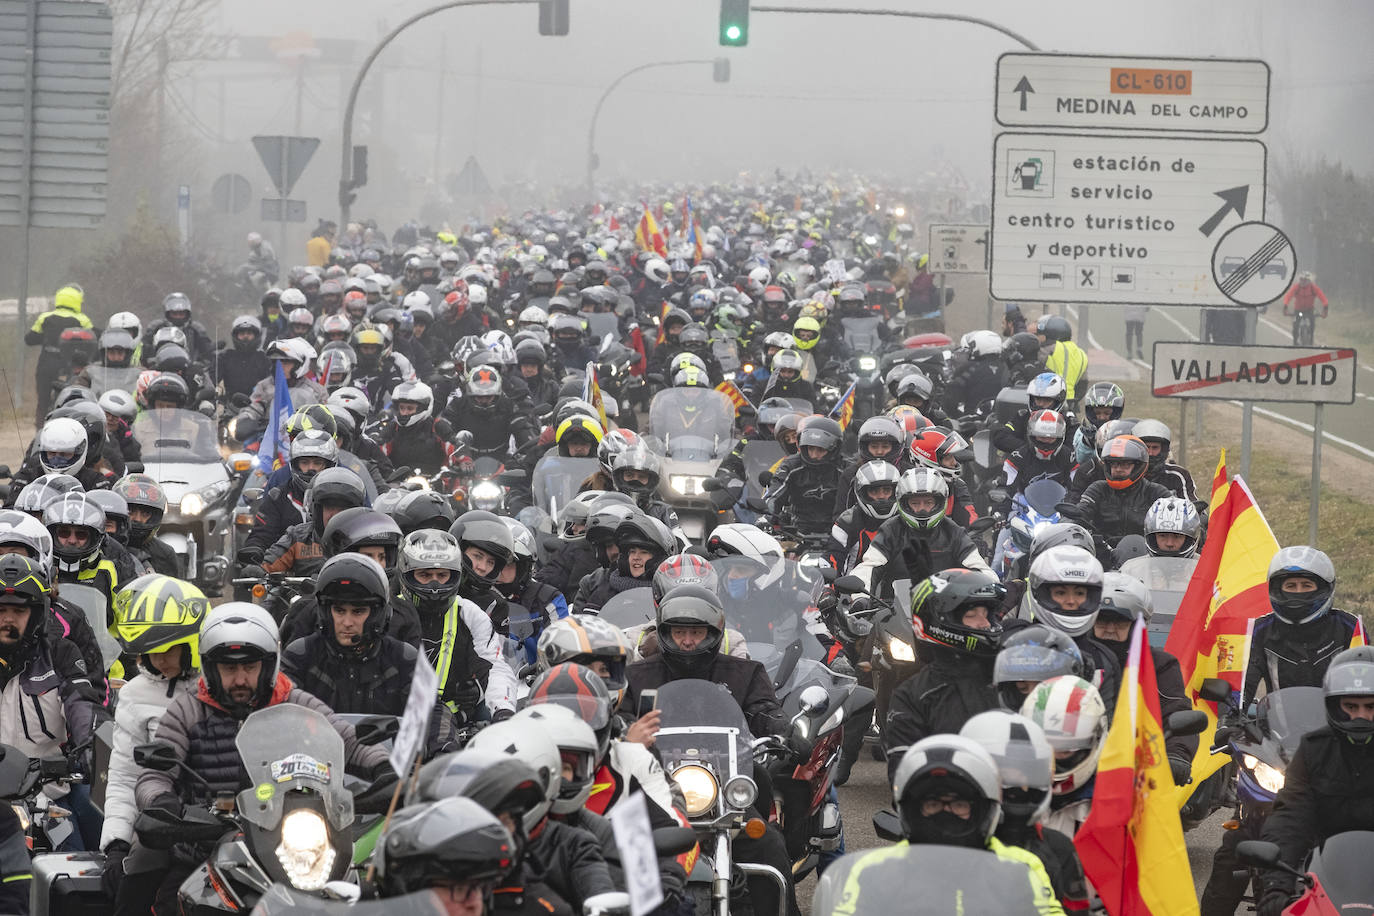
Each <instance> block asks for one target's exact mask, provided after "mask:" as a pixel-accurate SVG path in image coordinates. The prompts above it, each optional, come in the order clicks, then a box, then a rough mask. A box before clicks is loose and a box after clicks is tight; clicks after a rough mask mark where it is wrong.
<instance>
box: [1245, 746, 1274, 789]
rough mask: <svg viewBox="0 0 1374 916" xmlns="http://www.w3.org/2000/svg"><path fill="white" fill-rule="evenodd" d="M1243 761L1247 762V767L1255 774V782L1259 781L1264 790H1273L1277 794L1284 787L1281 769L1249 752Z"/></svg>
mask: <svg viewBox="0 0 1374 916" xmlns="http://www.w3.org/2000/svg"><path fill="white" fill-rule="evenodd" d="M1241 761H1242V762H1243V763H1244V764H1245V767H1246V769H1248V770H1249V771H1250V772H1251V773H1253V774H1254V775H1255V782H1257V783H1259V784H1260V788H1262V789H1264V791H1266V792H1273V793H1274V794H1275V795H1277V794H1278V792H1279V790H1280V789H1282V788H1283V773H1282V772H1281V771H1279V770H1276V769H1274V768H1273V767H1271V766H1270V765H1269V764H1267V763H1265V762H1264V761H1263V760H1260V759H1259V758H1258V757H1252V756H1251V755H1249V754H1245V755H1243V756H1242V757H1241Z"/></svg>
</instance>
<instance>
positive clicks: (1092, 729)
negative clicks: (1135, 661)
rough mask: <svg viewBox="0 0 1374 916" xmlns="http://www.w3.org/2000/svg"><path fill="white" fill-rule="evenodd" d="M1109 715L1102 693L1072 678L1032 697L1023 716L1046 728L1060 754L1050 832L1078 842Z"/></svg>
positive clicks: (1043, 686) (1059, 679) (1051, 682)
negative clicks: (1055, 832)
mask: <svg viewBox="0 0 1374 916" xmlns="http://www.w3.org/2000/svg"><path fill="white" fill-rule="evenodd" d="M1109 709H1111V706H1110V705H1109V704H1107V703H1105V702H1104V701H1103V699H1102V696H1101V694H1099V693H1098V692H1097V688H1096V687H1094V686H1093V685H1092V684H1089V683H1088V682H1087V681H1085V680H1083V679H1082V678H1081V677H1074V676H1072V675H1059V676H1056V677H1052V678H1048V679H1046V680H1043V681H1041V682H1040V683H1039V684H1036V685H1035V686H1034V687H1032V688H1031V691H1030V693H1029V694H1027V695H1026V701H1025V702H1024V703H1023V704H1022V705H1021V715H1023V716H1025V717H1026V718H1027V719H1030V720H1031V721H1032V722H1034V723H1035V724H1036V725H1038V726H1040V728H1041V729H1042V730H1043V731H1044V732H1045V738H1046V739H1047V740H1048V741H1049V742H1050V747H1052V748H1054V789H1053V792H1054V795H1053V798H1051V799H1050V813H1049V814H1048V815H1047V816H1046V818H1045V821H1044V823H1045V826H1046V827H1049V828H1051V829H1053V830H1058V831H1059V832H1060V833H1063V834H1065V835H1067V836H1073V835H1074V834H1075V833H1077V832H1078V828H1079V827H1080V826H1082V824H1083V821H1085V820H1087V817H1088V810H1089V808H1090V807H1091V806H1092V794H1093V783H1094V782H1095V779H1096V776H1097V762H1098V760H1099V759H1101V757H1102V746H1103V744H1105V743H1106V740H1107V726H1108V725H1109V724H1110V721H1111V713H1110V712H1108V710H1109Z"/></svg>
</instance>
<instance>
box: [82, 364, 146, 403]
mask: <svg viewBox="0 0 1374 916" xmlns="http://www.w3.org/2000/svg"><path fill="white" fill-rule="evenodd" d="M86 373H87V374H88V375H89V376H90V377H91V391H92V392H94V393H95V396H96V397H100V395H102V394H104V393H105V392H107V391H114V390H116V389H118V390H119V391H127V392H132V391H133V390H134V389H135V388H136V387H138V377H139V375H141V374H142V373H143V369H141V368H139V367H138V366H129V367H128V368H124V369H112V368H108V367H106V366H87V367H86Z"/></svg>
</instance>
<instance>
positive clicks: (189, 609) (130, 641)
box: [110, 573, 210, 673]
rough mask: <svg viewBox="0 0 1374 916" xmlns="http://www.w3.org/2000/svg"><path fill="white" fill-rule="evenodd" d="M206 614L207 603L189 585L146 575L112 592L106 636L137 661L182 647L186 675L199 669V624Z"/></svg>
mask: <svg viewBox="0 0 1374 916" xmlns="http://www.w3.org/2000/svg"><path fill="white" fill-rule="evenodd" d="M209 612H210V602H209V600H208V599H207V598H206V597H205V594H204V593H203V592H202V591H201V590H200V589H198V588H196V587H195V586H194V585H192V584H191V583H190V582H185V581H183V580H181V579H174V578H172V577H171V576H161V575H157V574H156V573H149V574H148V575H145V576H139V577H138V578H137V579H135V580H134V581H132V582H130V583H129V584H128V585H126V586H125V587H124V588H122V589H120V590H119V591H118V592H116V593H115V596H114V608H113V617H114V623H112V624H110V635H111V636H113V637H114V638H115V640H116V641H117V642H118V643H119V645H120V647H121V648H123V649H124V651H125V652H127V653H128V654H129V655H133V656H137V657H140V658H141V657H142V656H144V655H147V654H149V653H151V652H163V651H166V650H167V649H171V648H174V647H176V646H183V645H184V646H186V647H188V649H189V650H190V651H189V653H188V655H187V657H186V659H185V660H184V661H183V663H182V670H183V673H189V672H191V671H194V670H196V669H197V668H199V667H200V625H201V622H202V621H203V620H204V619H205V615H206V614H208V613H209ZM150 670H151V669H150Z"/></svg>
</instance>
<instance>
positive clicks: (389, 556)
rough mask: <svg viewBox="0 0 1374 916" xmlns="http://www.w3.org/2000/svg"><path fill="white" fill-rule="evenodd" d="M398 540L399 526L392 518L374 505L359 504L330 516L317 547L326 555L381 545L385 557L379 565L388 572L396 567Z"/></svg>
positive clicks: (361, 550) (355, 551)
mask: <svg viewBox="0 0 1374 916" xmlns="http://www.w3.org/2000/svg"><path fill="white" fill-rule="evenodd" d="M400 543H401V529H400V528H398V527H396V523H395V522H394V521H392V520H391V519H390V518H388V517H387V516H385V515H383V514H382V513H380V512H378V511H377V510H376V509H368V508H364V507H362V506H358V507H356V508H353V509H345V510H343V511H342V512H340V513H339V514H338V515H336V516H334V517H333V518H331V519H330V520H329V523H328V524H326V525H325V526H324V534H323V535H322V536H321V537H320V547H321V549H322V550H323V551H324V555H325V556H326V557H333V556H338V555H339V554H341V553H348V552H350V551H351V552H354V553H362V552H363V551H364V550H365V549H367V548H371V547H379V548H381V549H382V551H383V552H384V553H383V556H384V557H385V559H386V562H385V563H383V564H382V565H383V567H384V568H385V569H386V571H387V574H388V575H390V574H391V573H392V572H393V571H394V570H395V569H396V551H397V548H398V547H399V546H400Z"/></svg>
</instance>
